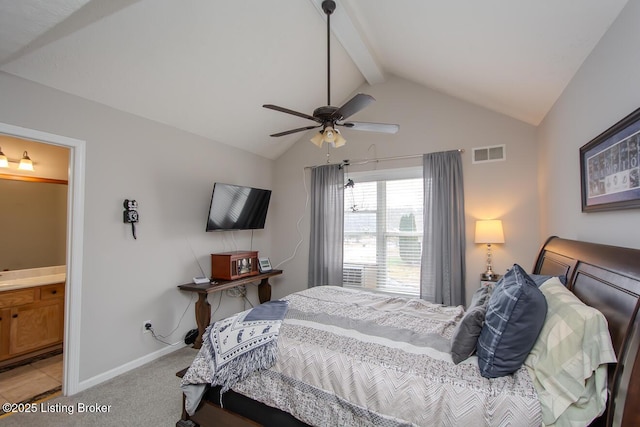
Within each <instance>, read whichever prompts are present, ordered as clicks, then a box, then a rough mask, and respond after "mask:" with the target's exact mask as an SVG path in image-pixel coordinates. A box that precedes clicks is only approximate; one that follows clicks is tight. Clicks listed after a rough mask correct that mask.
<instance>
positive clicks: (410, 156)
mask: <svg viewBox="0 0 640 427" xmlns="http://www.w3.org/2000/svg"><path fill="white" fill-rule="evenodd" d="M450 151H453V150H450ZM455 151H459V152H460V153H464V148H458V149H457V150H455ZM422 156H424V154H407V155H406V156H392V157H381V158H379V159H362V160H348V159H345V160H343V161H342V162H340V165H342V166H344V165H366V164H367V163H373V162H383V161H388V160H404V159H416V158H420V157H422ZM320 166H324V165H320ZM317 167H319V166H305V167H304V168H305V169H313V168H317Z"/></svg>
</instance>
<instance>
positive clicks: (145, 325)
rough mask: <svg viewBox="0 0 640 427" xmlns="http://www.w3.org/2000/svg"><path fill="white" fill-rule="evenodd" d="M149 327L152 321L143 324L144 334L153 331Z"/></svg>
mask: <svg viewBox="0 0 640 427" xmlns="http://www.w3.org/2000/svg"><path fill="white" fill-rule="evenodd" d="M147 325H151V320H145V321H144V322H142V333H144V334H146V333H148V332H151V330H150V329H149V328H150V327H151V326H149V327H147Z"/></svg>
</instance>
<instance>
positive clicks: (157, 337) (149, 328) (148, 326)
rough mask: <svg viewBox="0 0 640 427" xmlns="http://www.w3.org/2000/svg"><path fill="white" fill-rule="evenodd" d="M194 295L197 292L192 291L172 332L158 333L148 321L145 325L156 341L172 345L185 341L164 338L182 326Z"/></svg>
mask: <svg viewBox="0 0 640 427" xmlns="http://www.w3.org/2000/svg"><path fill="white" fill-rule="evenodd" d="M194 295H195V292H192V293H191V297H190V298H189V303H188V304H187V306H186V307H185V309H184V311H183V312H182V316H180V320H178V324H177V325H176V327H175V328H173V330H172V331H171V332H169V333H168V334H166V335H160V334H156V331H154V330H153V326H152V325H151V324H150V323H147V324H146V325H145V328H146V329H147V330H148V331H149V332H151V336H152V337H153V338H154V339H155V340H156V341H160V342H161V343H163V344H166V345H170V346H175V345H178V344H181V343H182V342H183V341H182V340H180V341H178V342H175V343H173V344H172V343H169V342H166V341H164V339H166V338H168V337H170V336H171V334H173V333H174V332H175V331H176V330H178V328H179V327H180V323H182V319H184V315H185V314H186V313H187V310H188V309H189V307H190V306H191V302H192V301H193V297H194ZM219 305H220V304H218V306H219Z"/></svg>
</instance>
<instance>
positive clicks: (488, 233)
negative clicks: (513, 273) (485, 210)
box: [475, 219, 504, 280]
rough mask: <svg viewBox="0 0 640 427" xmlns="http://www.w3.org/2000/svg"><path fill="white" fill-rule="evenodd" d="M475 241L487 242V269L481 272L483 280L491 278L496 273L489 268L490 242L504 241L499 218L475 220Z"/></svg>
mask: <svg viewBox="0 0 640 427" xmlns="http://www.w3.org/2000/svg"><path fill="white" fill-rule="evenodd" d="M475 242H476V243H486V244H487V271H485V272H484V273H482V279H483V280H492V279H494V278H495V277H496V276H497V274H496V273H494V272H493V270H492V268H491V244H492V243H504V232H503V231H502V221H501V220H499V219H486V220H478V221H476V238H475Z"/></svg>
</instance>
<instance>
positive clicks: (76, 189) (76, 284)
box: [0, 123, 86, 396]
mask: <svg viewBox="0 0 640 427" xmlns="http://www.w3.org/2000/svg"><path fill="white" fill-rule="evenodd" d="M0 134H4V135H8V136H13V137H16V138H21V139H26V140H31V141H35V142H38V143H43V144H50V145H56V146H59V147H65V148H68V149H69V173H68V198H67V232H66V290H65V303H64V307H65V308H64V343H63V357H62V366H63V374H62V393H63V394H64V395H65V396H68V395H73V394H75V393H77V392H78V391H79V390H78V387H79V357H80V330H79V325H80V324H81V323H80V313H81V310H80V301H81V298H80V297H81V290H82V242H83V228H84V182H85V176H84V175H85V174H84V172H85V162H86V159H85V150H86V147H85V146H86V143H85V141H83V140H79V139H74V138H69V137H65V136H61V135H55V134H51V133H47V132H41V131H37V130H33V129H28V128H23V127H19V126H13V125H10V124H6V123H0Z"/></svg>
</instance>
